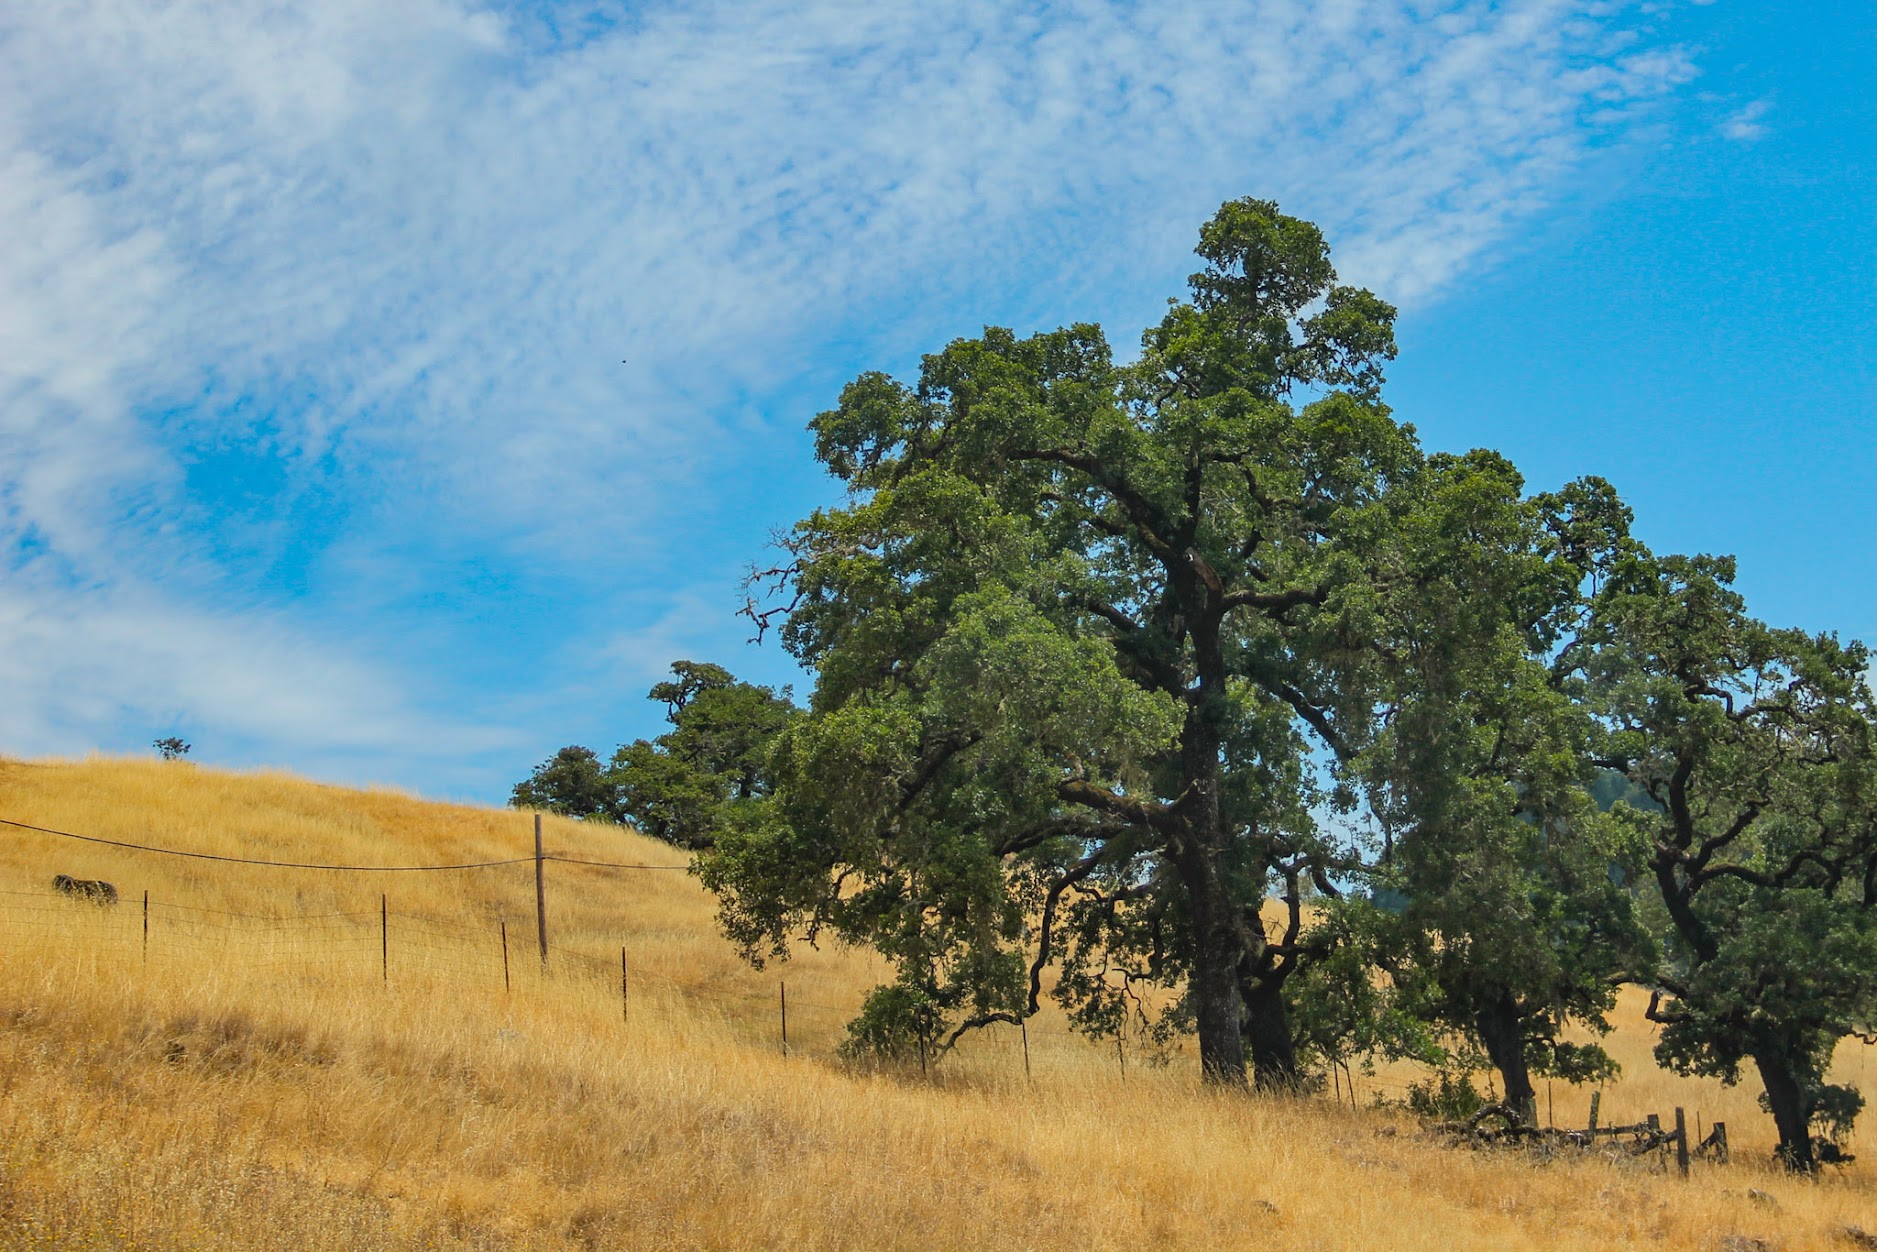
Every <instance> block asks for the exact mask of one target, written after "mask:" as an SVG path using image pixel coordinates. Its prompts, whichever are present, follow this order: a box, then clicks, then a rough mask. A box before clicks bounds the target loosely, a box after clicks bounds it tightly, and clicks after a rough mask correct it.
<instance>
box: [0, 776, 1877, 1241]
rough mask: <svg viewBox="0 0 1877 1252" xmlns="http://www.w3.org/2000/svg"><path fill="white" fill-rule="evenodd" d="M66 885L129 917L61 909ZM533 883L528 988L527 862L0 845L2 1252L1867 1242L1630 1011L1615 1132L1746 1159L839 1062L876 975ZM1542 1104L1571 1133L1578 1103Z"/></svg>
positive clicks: (589, 885)
mask: <svg viewBox="0 0 1877 1252" xmlns="http://www.w3.org/2000/svg"><path fill="white" fill-rule="evenodd" d="M0 818H7V819H10V820H12V821H15V822H24V823H29V824H34V825H41V826H47V827H53V828H57V829H60V830H66V831H74V832H79V833H83V834H89V835H96V836H102V837H105V838H110V839H119V840H126V841H131V842H138V843H145V844H154V845H160V846H163V847H170V848H181V849H188V850H193V851H200V852H207V853H213V854H219V855H225V856H241V857H252V858H263V859H277V860H294V861H311V862H320V863H347V864H371V865H408V864H420V863H421V864H436V863H446V862H447V863H456V862H468V861H486V860H502V859H507V858H511V857H524V856H527V855H529V854H530V853H531V852H532V830H531V827H530V824H529V818H528V817H527V816H526V815H523V814H518V813H514V812H509V811H502V810H488V809H478V808H468V807H461V806H451V805H442V804H431V803H425V802H422V801H419V800H417V799H414V798H412V797H409V796H406V795H402V794H398V793H395V792H388V791H367V792H357V791H348V790H343V789H339V788H333V787H325V786H319V785H315V784H312V783H307V782H303V781H300V780H297V779H294V778H291V777H287V776H284V775H279V774H230V773H222V772H216V771H212V770H207V769H202V768H198V767H196V766H193V765H191V764H188V763H184V762H173V763H162V762H156V761H142V760H135V761H126V760H96V759H94V760H89V761H84V762H43V763H25V762H11V761H5V762H0ZM546 836H547V844H548V849H549V851H550V852H551V853H556V854H560V855H564V856H571V857H582V858H588V859H593V860H604V861H624V862H633V863H637V864H647V865H666V866H670V865H675V864H677V863H678V861H679V859H680V858H679V857H677V856H676V855H674V854H673V852H672V850H671V849H670V848H667V847H664V846H663V845H660V844H657V843H654V842H652V841H649V840H645V839H641V838H638V837H636V836H633V835H630V834H627V833H624V832H621V831H618V830H613V829H606V828H592V827H585V826H582V825H580V824H578V823H574V822H567V821H561V820H559V819H554V818H550V819H548V821H547V824H546ZM58 873H69V874H72V875H75V876H77V877H81V878H103V879H108V880H111V881H112V882H114V883H116V884H117V887H118V889H119V892H120V893H121V900H120V902H119V903H118V904H117V905H116V906H115V907H114V908H105V907H99V906H95V905H90V904H85V903H79V902H74V901H70V900H67V899H64V898H62V897H60V896H58V895H56V894H55V893H53V891H52V890H51V880H52V877H53V875H55V874H58ZM547 876H548V888H547V900H548V915H549V927H550V932H551V934H550V940H551V943H552V946H553V955H552V958H551V961H550V966H549V969H548V971H547V972H546V973H545V974H544V973H543V971H542V970H541V967H540V963H539V960H538V957H537V955H536V951H535V947H534V943H535V936H534V909H533V905H534V878H533V868H532V865H529V864H517V865H509V866H502V867H497V868H488V869H479V870H459V871H449V872H441V873H385V874H360V873H338V872H331V871H319V870H284V869H277V868H267V867H261V866H243V865H236V864H228V863H223V862H215V861H207V860H193V859H182V858H175V857H164V856H154V855H150V854H147V853H141V852H131V851H125V850H119V849H114V848H110V847H106V846H103V845H99V844H90V843H82V842H77V841H73V840H69V839H63V838H58V837H54V836H50V835H44V834H38V833H34V832H31V831H26V830H21V829H18V828H17V827H0V1247H5V1248H151V1249H184V1248H204V1249H211V1248H212V1249H224V1248H226V1249H306V1248H319V1249H342V1248H640V1247H660V1248H663V1247H708V1248H746V1247H765V1248H766V1247H802V1248H940V1249H942V1248H978V1247H986V1246H994V1247H998V1248H1010V1249H1019V1248H1057V1247H1060V1248H1138V1247H1150V1246H1164V1247H1233V1248H1236V1247H1245V1248H1265V1247H1269V1248H1287V1249H1288V1248H1299V1249H1308V1248H1325V1249H1328V1248H1390V1249H1394V1248H1400V1249H1417V1248H1426V1249H1471V1248H1481V1249H1484V1248H1492V1249H1505V1248H1610V1247H1622V1246H1632V1245H1633V1246H1649V1247H1661V1248H1675V1249H1681V1248H1687V1249H1694V1248H1701V1249H1714V1248H1720V1247H1723V1246H1732V1247H1734V1248H1741V1249H1744V1248H1750V1247H1755V1246H1759V1245H1756V1244H1755V1243H1752V1242H1748V1241H1750V1240H1758V1241H1760V1243H1761V1244H1763V1245H1764V1246H1766V1247H1772V1248H1781V1249H1806V1248H1819V1249H1824V1248H1844V1247H1849V1246H1852V1245H1851V1244H1849V1243H1847V1242H1846V1241H1845V1240H1844V1238H1843V1236H1842V1234H1841V1233H1840V1232H1841V1231H1842V1228H1843V1227H1845V1226H1846V1225H1858V1226H1862V1227H1865V1228H1867V1229H1877V1187H1874V1186H1873V1185H1872V1178H1873V1174H1872V1171H1871V1167H1870V1165H1869V1164H1867V1163H1866V1162H1863V1161H1860V1162H1858V1163H1857V1164H1854V1165H1851V1166H1849V1167H1847V1168H1842V1169H1834V1170H1829V1171H1827V1173H1826V1174H1825V1175H1824V1176H1823V1177H1822V1178H1821V1179H1819V1180H1818V1181H1816V1182H1809V1181H1802V1180H1796V1179H1791V1178H1787V1177H1785V1176H1782V1175H1780V1174H1777V1173H1775V1172H1773V1171H1772V1170H1771V1169H1770V1168H1769V1167H1768V1166H1767V1165H1766V1163H1765V1161H1766V1158H1767V1157H1768V1155H1769V1153H1770V1150H1771V1145H1772V1141H1773V1136H1772V1131H1771V1126H1770V1121H1769V1119H1767V1118H1766V1117H1765V1116H1764V1115H1762V1114H1761V1113H1760V1112H1759V1110H1758V1108H1757V1107H1756V1105H1755V1102H1754V1095H1753V1092H1752V1090H1750V1089H1747V1090H1742V1089H1732V1090H1729V1089H1724V1088H1721V1087H1720V1086H1719V1085H1718V1084H1712V1083H1702V1082H1691V1081H1687V1080H1683V1079H1677V1078H1674V1077H1672V1076H1669V1075H1665V1074H1662V1073H1660V1072H1659V1071H1657V1070H1656V1069H1655V1068H1654V1066H1653V1065H1652V1064H1651V1063H1650V1061H1649V1057H1648V1049H1649V1042H1650V1040H1649V1036H1648V1028H1647V1027H1646V1025H1645V1024H1644V1023H1643V1022H1642V1021H1641V1018H1640V1012H1639V1006H1638V1005H1637V1004H1635V1003H1633V1002H1626V1004H1625V1007H1624V1013H1623V1017H1622V1022H1621V1026H1620V1028H1619V1031H1618V1034H1617V1035H1616V1037H1615V1040H1614V1050H1615V1051H1616V1052H1617V1054H1618V1056H1619V1059H1620V1060H1622V1062H1623V1063H1624V1066H1625V1076H1624V1078H1623V1080H1622V1081H1621V1082H1620V1083H1619V1084H1617V1085H1614V1086H1612V1087H1610V1088H1608V1089H1607V1090H1606V1091H1605V1092H1604V1095H1603V1110H1604V1117H1605V1120H1606V1121H1608V1120H1611V1119H1613V1118H1621V1119H1623V1120H1635V1119H1637V1118H1639V1117H1640V1116H1641V1115H1642V1114H1643V1113H1646V1112H1652V1111H1653V1112H1660V1113H1662V1114H1664V1115H1667V1114H1669V1113H1671V1111H1672V1109H1673V1108H1674V1106H1676V1105H1682V1106H1684V1107H1686V1108H1687V1109H1688V1110H1689V1113H1690V1116H1691V1117H1693V1116H1695V1115H1697V1114H1698V1115H1699V1116H1700V1117H1701V1118H1702V1119H1703V1122H1704V1124H1705V1123H1708V1122H1712V1121H1713V1120H1714V1119H1716V1118H1722V1119H1725V1120H1726V1121H1727V1123H1728V1125H1729V1128H1730V1130H1731V1132H1732V1139H1733V1144H1734V1149H1735V1163H1734V1164H1733V1165H1731V1166H1729V1167H1719V1166H1713V1165H1700V1164H1698V1165H1697V1166H1696V1168H1695V1172H1694V1174H1693V1176H1692V1177H1691V1178H1689V1179H1686V1180H1684V1179H1682V1178H1680V1177H1678V1176H1676V1175H1675V1174H1674V1173H1673V1172H1672V1171H1670V1172H1664V1170H1663V1169H1662V1166H1661V1164H1660V1163H1659V1162H1658V1161H1656V1160H1654V1159H1649V1160H1629V1159H1616V1158H1603V1157H1593V1158H1584V1157H1580V1156H1575V1155H1573V1156H1570V1157H1568V1158H1566V1157H1554V1158H1552V1159H1549V1160H1535V1159H1531V1158H1528V1157H1525V1156H1522V1155H1515V1154H1511V1153H1503V1152H1473V1151H1466V1150H1460V1149H1452V1148H1448V1147H1445V1146H1442V1145H1441V1144H1440V1143H1439V1142H1438V1141H1436V1140H1434V1139H1431V1138H1429V1137H1428V1136H1426V1135H1424V1134H1423V1133H1422V1132H1421V1131H1420V1130H1419V1128H1418V1127H1417V1126H1416V1125H1415V1124H1414V1123H1413V1122H1412V1121H1411V1120H1408V1119H1406V1118H1404V1117H1402V1116H1400V1115H1398V1114H1391V1113H1386V1112H1377V1111H1374V1110H1372V1109H1369V1108H1367V1107H1364V1108H1363V1109H1362V1110H1360V1111H1352V1110H1351V1109H1349V1108H1348V1107H1347V1106H1346V1105H1345V1106H1340V1107H1339V1106H1337V1105H1335V1104H1334V1103H1333V1102H1332V1101H1330V1100H1327V1099H1323V1100H1303V1099H1299V1100H1274V1099H1247V1098H1242V1097H1229V1096H1221V1095H1216V1094H1211V1093H1207V1092H1204V1091H1202V1090H1200V1089H1199V1087H1198V1084H1197V1081H1196V1076H1195V1073H1194V1072H1193V1069H1194V1067H1193V1064H1192V1062H1191V1060H1190V1050H1189V1052H1188V1053H1187V1054H1186V1055H1185V1056H1183V1057H1176V1058H1174V1060H1173V1061H1172V1062H1171V1063H1169V1064H1166V1065H1164V1066H1160V1067H1151V1066H1145V1065H1142V1064H1141V1063H1140V1062H1139V1060H1138V1059H1136V1058H1131V1057H1130V1058H1129V1061H1128V1064H1126V1066H1125V1067H1124V1066H1123V1065H1122V1063H1121V1058H1120V1057H1117V1055H1116V1052H1115V1050H1114V1049H1113V1048H1112V1047H1108V1048H1097V1047H1093V1046H1091V1045H1088V1044H1086V1043H1084V1042H1082V1041H1080V1040H1078V1039H1076V1038H1074V1037H1073V1036H1071V1035H1069V1034H1067V1033H1066V1032H1065V1031H1064V1030H1063V1029H1062V1028H1061V1026H1060V1024H1059V1023H1051V1022H1049V1021H1042V1022H1039V1023H1038V1024H1037V1025H1036V1027H1035V1028H1034V1029H1033V1030H1032V1031H1031V1032H1030V1040H1029V1043H1030V1053H1031V1070H1032V1077H1031V1078H1030V1079H1028V1080H1026V1077H1025V1073H1024V1061H1023V1051H1022V1042H1021V1039H1020V1038H1019V1037H1018V1035H1017V1033H1016V1032H1015V1031H1013V1030H1008V1029H1001V1028H1000V1029H999V1030H997V1031H996V1032H995V1033H992V1034H986V1035H984V1036H982V1037H980V1038H975V1039H973V1040H971V1041H969V1042H967V1043H966V1044H965V1045H963V1046H962V1047H961V1048H960V1049H959V1051H958V1053H956V1054H954V1055H953V1056H950V1057H948V1058H946V1059H945V1060H944V1061H943V1062H942V1063H940V1064H938V1065H937V1066H935V1067H934V1068H933V1069H932V1071H931V1073H930V1074H929V1075H928V1076H923V1077H922V1076H921V1075H920V1073H919V1072H918V1069H917V1067H914V1068H913V1069H912V1070H911V1071H910V1072H860V1071H856V1070H854V1069H852V1068H850V1067H847V1066H845V1065H843V1064H842V1063H841V1062H839V1061H838V1060H837V1059H835V1056H834V1046H835V1044H836V1042H837V1040H838V1038H839V1034H840V1027H841V1024H842V1022H843V1021H844V1020H845V1019H846V1018H847V1017H848V1016H849V1015H851V1013H852V1012H853V1010H854V1008H855V1006H856V1005H857V1003H858V1001H859V998H860V996H861V994H862V993H863V992H864V991H865V989H866V988H867V987H868V986H870V985H872V983H873V982H874V981H876V980H877V979H878V977H879V976H880V973H881V970H880V967H879V966H878V964H877V963H876V962H874V961H871V960H870V959H869V958H867V957H866V956H865V955H864V954H861V953H855V952H841V951H829V952H822V953H814V952H810V953H805V954H803V955H802V956H801V957H799V958H798V959H797V960H795V961H792V962H790V963H789V964H787V965H786V966H782V967H778V968H776V969H772V970H770V971H767V972H765V973H762V974H757V973H754V972H752V971H750V970H748V969H747V968H745V967H743V966H742V965H741V964H740V963H739V962H738V961H737V960H736V959H735V957H734V955H733V954H732V953H731V952H730V950H729V948H728V947H727V945H726V944H725V943H724V942H723V941H722V940H721V939H720V938H719V937H718V936H717V935H716V932H715V930H714V928H713V925H712V907H711V902H710V900H709V899H708V897H706V896H705V895H704V894H703V892H702V891H701V890H700V889H699V888H698V886H697V884H696V883H695V882H694V881H693V880H692V879H690V878H689V877H688V876H686V875H685V874H683V873H682V872H677V871H674V870H658V869H652V870H622V869H600V868H592V867H582V866H577V865H571V864H566V863H560V862H555V863H550V864H549V866H548V870H547ZM145 891H148V893H149V899H150V907H149V910H148V917H149V935H148V941H147V946H146V942H145V938H144V929H143V920H144V917H145V910H144V905H143V893H144V892H145ZM504 922H506V923H507V926H508V948H509V975H508V977H509V985H508V986H506V987H505V985H504V976H503V958H502V945H501V926H502V924H503V923H504ZM622 946H623V947H624V948H625V950H626V956H627V962H628V970H629V976H628V989H629V1002H628V1003H627V1004H625V1005H622V1001H621V995H620V971H619V952H620V948H621V947H622ZM784 978H786V980H787V984H788V996H789V1006H790V1011H789V1036H790V1044H791V1054H790V1055H788V1056H784V1055H782V1053H781V1048H780V1046H779V1044H780V1041H779V1038H778V1034H779V1021H778V1004H777V999H778V983H779V981H780V980H781V979H784ZM1847 1052H1854V1053H1855V1055H1844V1056H1841V1057H1840V1059H1839V1068H1840V1071H1841V1072H1842V1073H1846V1074H1848V1075H1849V1076H1851V1077H1852V1078H1853V1079H1856V1078H1857V1077H1859V1076H1860V1075H1861V1074H1862V1071H1863V1068H1864V1065H1865V1058H1864V1055H1863V1052H1864V1050H1863V1049H1862V1048H1855V1047H1851V1048H1847ZM1412 1077H1413V1075H1412V1074H1409V1073H1406V1072H1391V1073H1386V1074H1382V1075H1377V1076H1374V1077H1372V1078H1368V1079H1363V1080H1362V1085H1361V1090H1360V1098H1361V1100H1362V1102H1363V1103H1364V1104H1365V1106H1366V1104H1367V1103H1368V1102H1369V1101H1370V1100H1371V1099H1372V1098H1373V1096H1375V1095H1376V1094H1378V1093H1381V1094H1386V1093H1387V1092H1390V1091H1397V1090H1399V1089H1400V1087H1401V1085H1402V1084H1404V1083H1405V1082H1407V1081H1408V1080H1410V1079H1411V1078H1412ZM1542 1098H1543V1097H1541V1099H1542ZM1551 1098H1552V1099H1553V1100H1554V1101H1555V1105H1554V1109H1555V1117H1556V1120H1557V1121H1558V1122H1559V1123H1560V1124H1566V1123H1573V1124H1581V1123H1582V1119H1583V1118H1584V1116H1585V1113H1586V1110H1587V1105H1588V1093H1587V1092H1581V1091H1567V1090H1564V1089H1559V1090H1558V1091H1556V1092H1554V1093H1552V1097H1551ZM1873 1116H1874V1117H1877V1114H1873ZM1873 1124H1874V1125H1877V1123H1873ZM1867 1137H1868V1136H1867ZM1873 1142H1877V1141H1873ZM1854 1146H1855V1145H1854ZM1874 1159H1877V1158H1874ZM1730 1240H1731V1241H1733V1242H1732V1243H1731V1245H1730V1244H1729V1241H1730Z"/></svg>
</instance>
